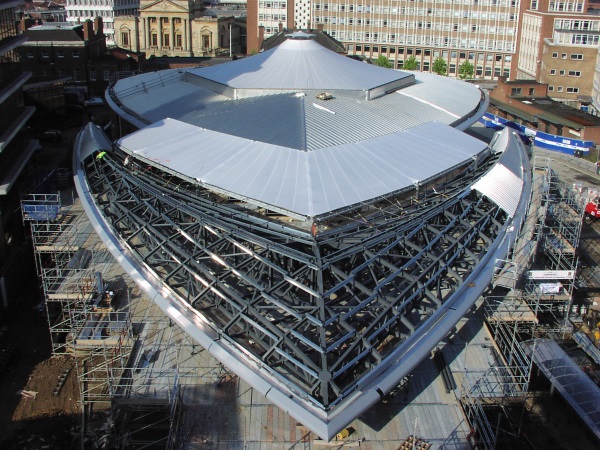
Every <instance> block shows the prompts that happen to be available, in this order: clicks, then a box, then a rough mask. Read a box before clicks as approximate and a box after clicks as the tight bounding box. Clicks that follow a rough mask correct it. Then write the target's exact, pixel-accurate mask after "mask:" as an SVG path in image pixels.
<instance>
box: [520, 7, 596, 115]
mask: <svg viewBox="0 0 600 450" xmlns="http://www.w3.org/2000/svg"><path fill="white" fill-rule="evenodd" d="M589 7H590V5H589V3H588V2H587V1H570V2H555V1H549V0H540V1H531V2H530V4H529V5H528V6H527V8H526V9H525V10H524V11H523V14H522V21H521V24H522V25H521V27H520V33H519V34H520V36H519V49H518V66H517V73H516V75H517V76H516V78H518V79H533V80H537V81H539V82H541V83H546V84H548V95H549V96H551V97H552V98H553V99H556V100H560V101H564V102H568V103H569V104H570V105H572V106H574V107H581V106H582V105H584V106H587V105H588V104H589V103H590V100H591V96H592V89H593V81H594V71H593V70H592V67H594V65H595V61H596V57H597V52H598V45H599V43H600V40H599V38H600V36H599V32H600V16H599V15H598V14H596V13H595V12H594V11H592V10H591V9H590V8H589Z"/></svg>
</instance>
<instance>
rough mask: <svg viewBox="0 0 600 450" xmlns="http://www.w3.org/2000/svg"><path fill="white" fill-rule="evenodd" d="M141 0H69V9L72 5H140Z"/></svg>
mask: <svg viewBox="0 0 600 450" xmlns="http://www.w3.org/2000/svg"><path fill="white" fill-rule="evenodd" d="M139 4H140V1H139V0H67V9H70V7H71V6H122V5H133V6H134V7H137V6H139Z"/></svg>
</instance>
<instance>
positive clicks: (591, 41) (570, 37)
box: [555, 33, 600, 47]
mask: <svg viewBox="0 0 600 450" xmlns="http://www.w3.org/2000/svg"><path fill="white" fill-rule="evenodd" d="M555 41H556V43H557V44H573V45H589V46H593V47H595V46H597V45H598V44H599V43H600V38H599V37H598V35H597V34H579V33H555Z"/></svg>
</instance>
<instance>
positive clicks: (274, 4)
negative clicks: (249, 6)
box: [258, 2, 287, 9]
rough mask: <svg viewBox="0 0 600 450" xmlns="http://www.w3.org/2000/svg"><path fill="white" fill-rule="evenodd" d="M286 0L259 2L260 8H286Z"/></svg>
mask: <svg viewBox="0 0 600 450" xmlns="http://www.w3.org/2000/svg"><path fill="white" fill-rule="evenodd" d="M286 6H287V5H286V3H285V2H258V9H264V8H273V9H285V8H286Z"/></svg>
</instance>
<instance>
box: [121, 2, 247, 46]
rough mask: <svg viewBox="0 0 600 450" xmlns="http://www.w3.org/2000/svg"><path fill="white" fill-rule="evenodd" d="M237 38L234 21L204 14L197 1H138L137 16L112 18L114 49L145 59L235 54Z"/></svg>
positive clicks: (239, 43) (238, 42)
mask: <svg viewBox="0 0 600 450" xmlns="http://www.w3.org/2000/svg"><path fill="white" fill-rule="evenodd" d="M240 34H241V33H240V29H239V28H238V27H237V26H236V22H235V18H234V17H215V16H213V15H209V14H206V12H205V11H204V8H203V3H202V1H199V0H196V1H195V0H158V1H157V0H141V2H140V11H139V16H125V17H118V18H115V41H116V43H117V45H118V46H119V47H121V48H124V49H129V50H132V51H136V52H144V53H146V56H147V57H149V56H153V55H154V56H218V55H221V54H225V55H229V52H230V50H231V52H232V53H239V52H240V51H241V40H240ZM230 43H231V46H230Z"/></svg>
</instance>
